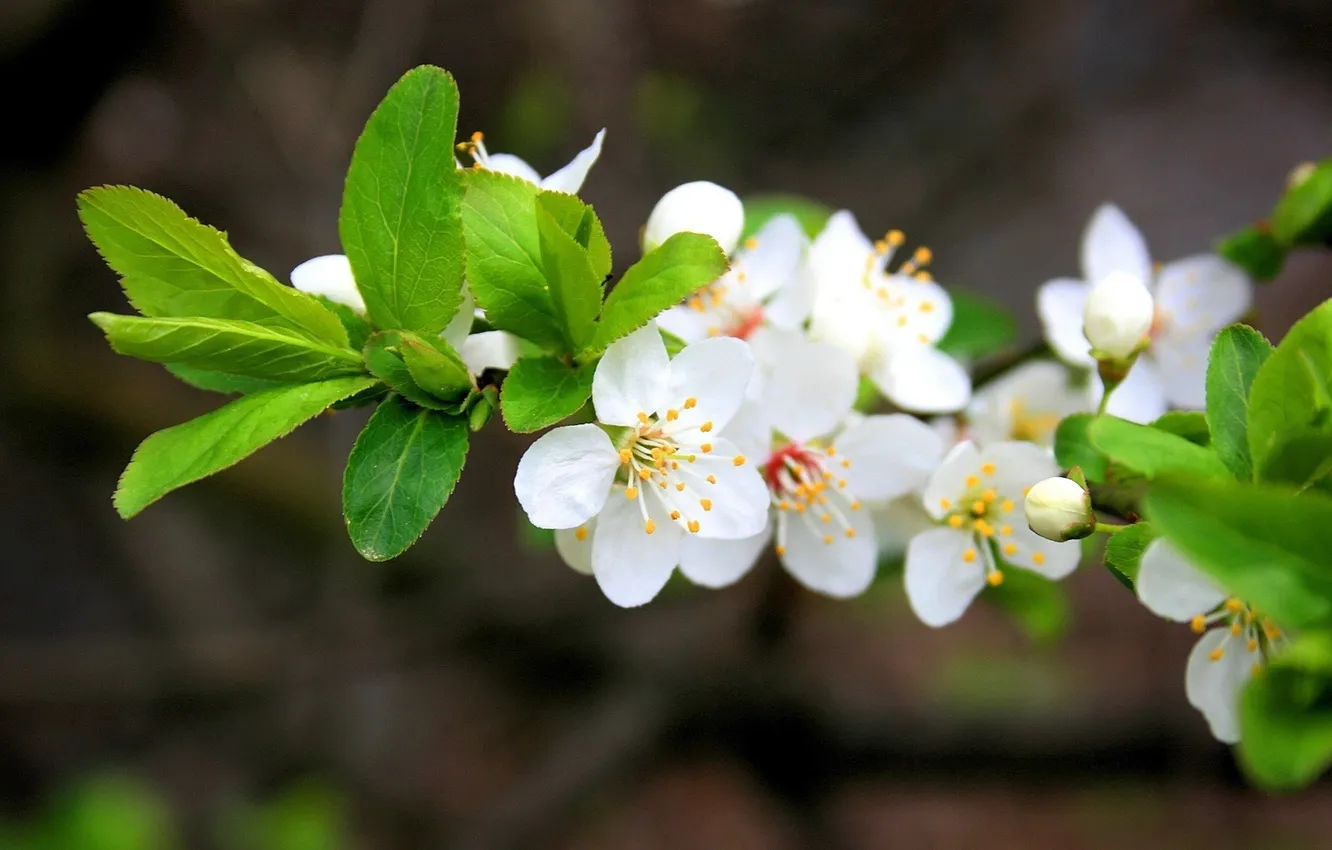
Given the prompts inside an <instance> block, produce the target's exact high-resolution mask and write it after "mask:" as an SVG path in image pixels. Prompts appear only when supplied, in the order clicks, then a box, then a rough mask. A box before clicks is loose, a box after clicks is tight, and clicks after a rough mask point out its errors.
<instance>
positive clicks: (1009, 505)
mask: <svg viewBox="0 0 1332 850" xmlns="http://www.w3.org/2000/svg"><path fill="white" fill-rule="evenodd" d="M999 510H1001V511H1003V512H1004V513H1009V512H1011V511H1012V510H1013V501H1012V500H1011V499H1004V501H1003V502H1002V503H1000V505H999Z"/></svg>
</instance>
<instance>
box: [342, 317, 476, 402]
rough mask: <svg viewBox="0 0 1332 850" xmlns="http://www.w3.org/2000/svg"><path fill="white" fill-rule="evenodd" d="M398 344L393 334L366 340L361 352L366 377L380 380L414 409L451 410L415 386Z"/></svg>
mask: <svg viewBox="0 0 1332 850" xmlns="http://www.w3.org/2000/svg"><path fill="white" fill-rule="evenodd" d="M399 341H400V340H399V337H398V336H397V334H395V333H393V332H392V331H381V332H379V333H376V334H372V335H371V337H370V339H368V340H366V343H365V349H364V351H363V352H362V353H363V354H364V356H365V365H366V366H367V367H368V368H369V369H370V374H372V375H374V376H375V377H376V378H378V379H379V380H381V381H383V382H384V383H385V384H386V385H387V386H388V387H389V389H391V390H393V391H394V392H395V393H397V394H398V395H400V396H402V397H403V398H405V399H407V400H408V401H410V402H411V403H412V404H415V405H416V406H417V407H425V408H429V409H430V410H446V409H452V408H453V407H455V406H456V405H455V403H453V402H451V401H445V400H444V399H440V398H436V397H435V396H433V395H431V394H430V393H428V392H426V391H425V389H423V388H422V387H421V386H420V385H419V384H417V383H416V379H415V378H413V377H412V373H411V370H410V369H408V368H407V363H406V362H405V361H404V359H403V356H402V352H401V351H400V350H399Z"/></svg>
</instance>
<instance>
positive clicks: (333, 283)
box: [291, 254, 365, 314]
mask: <svg viewBox="0 0 1332 850" xmlns="http://www.w3.org/2000/svg"><path fill="white" fill-rule="evenodd" d="M291 285H292V286H294V287H296V288H297V289H299V290H300V291H301V292H308V293H310V294H311V295H322V296H324V297H325V298H327V299H328V300H330V301H333V302H336V303H338V304H345V305H346V306H348V307H350V308H352V309H353V310H355V311H356V312H358V313H362V314H364V313H365V299H363V298H362V297H361V293H360V290H358V289H357V288H356V279H355V278H353V277H352V270H351V262H350V261H349V260H348V259H347V256H346V255H345V254H325V255H324V256H322V257H315V258H314V259H312V260H306V261H305V262H303V263H301V264H300V265H299V266H297V267H296V268H294V269H292V270H291Z"/></svg>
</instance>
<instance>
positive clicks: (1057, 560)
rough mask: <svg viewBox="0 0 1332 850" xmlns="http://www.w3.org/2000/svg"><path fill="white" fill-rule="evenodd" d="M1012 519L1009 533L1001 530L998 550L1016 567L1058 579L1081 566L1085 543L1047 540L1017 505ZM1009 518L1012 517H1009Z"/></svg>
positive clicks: (1008, 526) (998, 538)
mask: <svg viewBox="0 0 1332 850" xmlns="http://www.w3.org/2000/svg"><path fill="white" fill-rule="evenodd" d="M1016 507H1017V509H1016V510H1015V511H1014V512H1013V515H1012V517H1011V521H1010V522H1008V524H1007V525H1006V526H1003V527H1004V528H1008V529H1010V531H1011V533H1010V534H1003V533H1002V532H1001V533H1000V535H999V537H997V538H996V539H997V540H998V541H999V551H1000V552H1001V553H1002V554H1003V556H1004V560H1005V561H1007V562H1008V563H1010V564H1012V565H1013V566H1015V567H1022V568H1023V569H1024V570H1031V571H1032V572H1034V573H1037V574H1038V575H1043V576H1045V577H1046V578H1048V579H1053V580H1055V581H1058V580H1059V579H1061V578H1064V577H1065V576H1067V575H1068V574H1069V573H1071V572H1073V571H1074V570H1076V569H1077V568H1078V564H1080V563H1081V562H1082V546H1081V544H1079V543H1078V541H1076V540H1069V541H1067V542H1065V543H1056V542H1055V541H1053V540H1046V539H1045V538H1044V537H1042V536H1040V535H1039V534H1037V533H1036V532H1034V531H1032V530H1031V529H1030V528H1028V527H1027V519H1026V517H1025V516H1024V515H1023V513H1022V507H1021V506H1020V505H1018V506H1016ZM1006 519H1010V518H1006Z"/></svg>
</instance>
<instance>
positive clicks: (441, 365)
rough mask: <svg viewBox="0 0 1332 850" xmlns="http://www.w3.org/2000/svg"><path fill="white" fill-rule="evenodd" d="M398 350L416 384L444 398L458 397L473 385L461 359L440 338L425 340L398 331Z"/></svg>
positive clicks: (453, 398)
mask: <svg viewBox="0 0 1332 850" xmlns="http://www.w3.org/2000/svg"><path fill="white" fill-rule="evenodd" d="M398 350H399V351H400V352H401V353H402V360H403V362H404V363H406V364H407V371H408V372H410V373H411V376H412V380H413V381H415V382H416V384H417V386H419V387H421V388H422V389H424V390H425V391H426V392H428V393H430V394H431V395H433V396H435V397H437V398H440V399H443V400H445V401H450V400H456V399H457V398H458V397H459V396H461V395H466V394H467V391H468V390H470V389H471V388H472V376H471V373H470V372H468V371H467V366H466V365H464V364H463V361H462V358H461V357H459V356H458V354H457V353H456V352H455V351H454V350H453V349H451V348H449V344H448V343H447V342H445V341H444V340H442V339H439V338H438V337H437V338H436V339H434V340H425V339H422V338H421V337H419V336H416V335H415V334H410V333H405V332H404V333H401V334H399V340H398Z"/></svg>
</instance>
